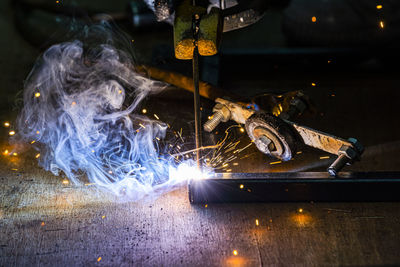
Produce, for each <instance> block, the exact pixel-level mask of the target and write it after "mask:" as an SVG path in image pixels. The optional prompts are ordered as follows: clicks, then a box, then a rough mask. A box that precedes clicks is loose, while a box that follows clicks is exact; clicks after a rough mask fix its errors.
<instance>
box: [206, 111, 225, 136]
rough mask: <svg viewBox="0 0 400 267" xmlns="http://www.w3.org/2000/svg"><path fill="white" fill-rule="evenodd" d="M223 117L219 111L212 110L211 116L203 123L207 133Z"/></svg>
mask: <svg viewBox="0 0 400 267" xmlns="http://www.w3.org/2000/svg"><path fill="white" fill-rule="evenodd" d="M223 119H224V114H223V113H222V112H221V111H217V112H214V114H213V115H212V118H211V119H209V120H208V121H207V122H206V123H204V126H203V127H204V130H205V131H207V132H209V133H210V132H212V131H213V130H214V129H215V127H217V125H218V124H219V123H220V122H221V121H222V120H223Z"/></svg>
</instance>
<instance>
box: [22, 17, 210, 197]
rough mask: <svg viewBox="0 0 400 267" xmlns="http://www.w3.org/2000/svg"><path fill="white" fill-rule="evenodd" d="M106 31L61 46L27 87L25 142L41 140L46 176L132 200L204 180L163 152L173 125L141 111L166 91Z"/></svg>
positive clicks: (90, 30) (91, 31)
mask: <svg viewBox="0 0 400 267" xmlns="http://www.w3.org/2000/svg"><path fill="white" fill-rule="evenodd" d="M106 26H107V25H106ZM106 26H105V25H94V26H90V27H87V28H86V29H85V31H84V37H85V38H81V40H79V39H77V40H75V41H71V42H66V43H62V44H57V45H54V46H52V47H50V48H49V49H48V50H47V51H45V52H44V54H43V55H42V56H41V57H40V58H39V59H38V60H37V62H36V64H35V66H34V67H33V69H32V71H31V73H30V74H29V76H28V77H27V79H26V82H25V85H24V94H23V100H24V106H23V108H22V111H21V113H20V115H19V117H18V122H17V123H18V128H19V135H20V137H21V138H22V139H23V140H24V141H27V142H31V141H35V143H34V145H35V148H36V149H38V150H39V151H40V154H41V157H40V158H39V164H40V165H41V166H43V167H44V168H45V169H46V170H49V171H51V172H52V173H53V174H55V175H59V173H60V171H62V172H64V173H65V174H66V175H67V176H68V177H69V179H71V181H72V182H74V183H76V184H79V183H82V181H84V180H85V179H88V181H89V182H91V183H95V184H96V185H98V186H99V187H101V188H105V189H107V190H110V191H112V192H114V193H115V194H117V195H120V196H126V197H127V198H128V199H130V200H137V199H140V198H142V197H143V196H146V195H149V194H152V193H154V192H155V191H157V190H162V191H164V190H166V189H168V188H170V187H171V186H172V185H175V184H177V183H179V182H181V181H183V180H186V179H188V178H194V176H196V177H198V176H201V175H202V174H200V173H199V172H198V171H197V169H196V167H195V164H194V162H193V161H191V160H187V161H185V162H184V163H181V164H179V165H178V164H176V163H175V160H174V158H173V157H171V156H170V155H169V154H168V153H161V150H162V148H161V147H160V145H159V143H158V140H160V139H163V138H164V137H165V135H166V129H167V127H166V124H165V123H163V122H160V121H155V120H152V119H149V118H148V117H146V116H143V115H139V114H137V112H136V111H137V108H138V105H139V104H140V102H141V101H142V100H143V99H144V98H145V97H146V96H148V95H151V94H155V93H158V92H160V91H162V90H163V89H164V88H165V87H166V86H165V84H162V83H160V82H156V81H153V80H150V79H148V78H146V77H144V76H142V75H140V74H138V73H137V72H136V71H135V65H134V61H133V57H132V54H131V53H129V52H127V50H124V49H121V48H117V45H119V43H116V42H115V40H116V39H118V38H116V36H115V34H113V33H110V32H111V30H110V29H108V28H107V27H106ZM93 40H95V41H96V43H95V44H93Z"/></svg>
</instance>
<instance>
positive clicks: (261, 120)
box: [154, 0, 399, 203]
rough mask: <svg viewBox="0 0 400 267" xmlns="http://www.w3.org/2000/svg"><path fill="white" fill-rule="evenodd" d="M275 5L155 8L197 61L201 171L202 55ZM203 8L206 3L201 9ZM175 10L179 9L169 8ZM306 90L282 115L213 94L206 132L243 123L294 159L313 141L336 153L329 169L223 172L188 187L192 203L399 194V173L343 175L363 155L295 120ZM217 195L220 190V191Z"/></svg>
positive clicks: (282, 156)
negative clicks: (224, 124) (230, 122)
mask: <svg viewBox="0 0 400 267" xmlns="http://www.w3.org/2000/svg"><path fill="white" fill-rule="evenodd" d="M269 4H271V3H270V2H264V1H249V2H247V4H244V1H221V2H220V3H219V4H216V6H217V7H215V6H213V5H209V6H204V3H198V2H197V1H193V2H191V1H186V0H185V1H181V2H179V3H178V4H177V3H172V2H170V1H165V0H158V1H155V2H154V9H155V14H156V16H157V19H158V20H159V21H162V20H169V19H171V17H174V20H173V21H174V22H173V25H174V47H175V57H176V58H177V59H182V60H192V62H193V83H194V117H195V137H196V151H197V154H196V160H197V164H198V166H199V168H201V161H200V158H201V154H200V152H201V143H202V142H201V118H200V96H199V67H198V57H199V55H200V56H211V55H215V54H216V53H217V52H218V46H219V42H220V40H221V35H222V33H223V32H225V31H231V30H235V29H238V28H242V27H246V26H248V25H251V24H253V23H255V22H257V21H258V20H259V19H260V18H261V17H262V16H263V11H264V10H265V9H266V8H267V7H268V5H269ZM202 5H203V6H202ZM171 7H174V9H173V10H174V12H172V11H171ZM302 96H303V94H302V93H301V92H296V94H293V95H292V96H291V97H290V99H289V105H288V108H287V109H286V110H283V109H282V108H281V111H280V112H279V114H273V111H272V110H266V111H260V110H255V109H252V108H248V107H246V106H244V105H243V104H241V103H235V102H232V101H230V100H227V99H223V98H217V99H215V102H216V105H215V106H214V109H213V112H214V114H213V115H212V116H211V117H210V119H209V120H208V121H207V122H206V123H205V124H204V125H203V128H204V130H205V131H207V132H211V131H213V129H214V128H215V127H216V126H217V125H218V124H219V123H221V122H227V121H228V120H233V121H235V122H237V123H239V124H244V125H245V128H246V132H247V134H248V136H249V138H250V139H251V140H252V141H253V142H254V143H255V145H256V147H257V148H258V150H259V151H260V152H262V153H265V154H268V155H269V156H271V157H275V158H277V159H279V160H282V161H288V160H290V159H291V158H292V157H293V155H294V154H295V153H296V148H297V147H298V146H299V145H307V146H311V147H314V148H317V149H320V150H323V151H326V152H328V153H331V154H334V155H337V159H336V160H335V161H334V162H333V163H332V164H331V165H330V166H329V168H328V170H327V171H328V173H315V172H314V173H275V174H272V173H271V174H269V173H262V174H259V173H258V174H257V173H253V174H251V173H244V174H243V173H236V174H234V173H232V174H231V173H222V174H217V175H216V176H215V177H212V178H209V179H204V180H194V181H191V182H190V184H189V198H190V201H191V202H192V203H207V202H224V201H312V200H316V201H355V200H364V199H367V200H394V199H398V197H397V189H398V184H399V183H398V182H399V180H398V179H397V178H398V175H397V174H388V173H386V174H380V173H340V171H341V170H342V169H343V168H344V167H345V166H346V165H350V164H352V163H354V162H355V161H357V160H360V158H361V155H362V153H363V151H364V148H363V146H362V145H361V143H360V142H359V141H358V140H357V139H355V138H349V139H347V140H346V139H343V138H339V137H336V136H334V135H331V134H327V133H323V132H320V131H318V130H315V129H311V128H309V127H306V126H302V125H299V124H297V123H295V122H292V121H290V118H291V116H292V115H294V114H298V113H302V112H303V111H304V109H306V107H307V103H306V101H304V99H302ZM216 192H217V193H216Z"/></svg>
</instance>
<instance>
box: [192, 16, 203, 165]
mask: <svg viewBox="0 0 400 267" xmlns="http://www.w3.org/2000/svg"><path fill="white" fill-rule="evenodd" d="M199 22H200V17H199V15H198V14H195V15H194V17H193V37H194V40H195V41H194V50H193V60H192V63H193V64H192V65H193V83H194V131H195V139H196V162H197V167H198V168H199V169H201V162H200V158H201V150H200V147H201V145H202V144H201V141H202V139H201V116H200V115H201V114H200V93H199V92H200V89H199V88H200V86H199V81H200V79H199V50H198V47H197V40H198V31H199Z"/></svg>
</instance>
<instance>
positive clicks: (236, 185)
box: [189, 172, 400, 203]
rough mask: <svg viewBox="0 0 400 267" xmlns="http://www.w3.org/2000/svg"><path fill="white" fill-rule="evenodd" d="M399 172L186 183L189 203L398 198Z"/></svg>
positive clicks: (235, 176)
mask: <svg viewBox="0 0 400 267" xmlns="http://www.w3.org/2000/svg"><path fill="white" fill-rule="evenodd" d="M399 192H400V172H353V173H352V172H342V173H340V174H339V176H338V177H332V176H330V175H329V174H328V173H326V172H290V173H219V174H216V175H215V177H212V178H208V179H199V180H192V181H191V182H190V183H189V199H190V202H191V203H215V202H216V203H218V202H308V201H321V202H331V201H399V200H400V194H399Z"/></svg>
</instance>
